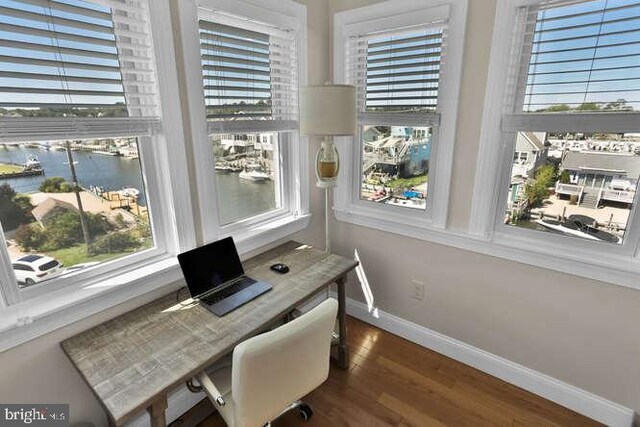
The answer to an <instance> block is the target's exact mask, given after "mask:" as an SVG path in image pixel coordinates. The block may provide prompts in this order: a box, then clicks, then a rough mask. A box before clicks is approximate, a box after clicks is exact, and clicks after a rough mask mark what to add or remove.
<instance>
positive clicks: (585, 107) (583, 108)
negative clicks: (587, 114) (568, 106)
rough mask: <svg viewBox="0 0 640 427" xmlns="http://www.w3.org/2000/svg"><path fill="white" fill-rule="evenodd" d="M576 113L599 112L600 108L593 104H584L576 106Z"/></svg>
mask: <svg viewBox="0 0 640 427" xmlns="http://www.w3.org/2000/svg"><path fill="white" fill-rule="evenodd" d="M576 111H600V107H599V106H598V104H596V103H595V102H585V103H582V104H580V105H578V106H577V107H576Z"/></svg>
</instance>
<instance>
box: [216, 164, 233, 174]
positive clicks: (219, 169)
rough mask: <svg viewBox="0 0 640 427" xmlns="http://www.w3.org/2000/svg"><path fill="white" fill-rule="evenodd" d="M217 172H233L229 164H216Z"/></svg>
mask: <svg viewBox="0 0 640 427" xmlns="http://www.w3.org/2000/svg"><path fill="white" fill-rule="evenodd" d="M215 171H216V172H217V173H229V172H232V168H231V165H230V164H229V163H227V162H216V165H215Z"/></svg>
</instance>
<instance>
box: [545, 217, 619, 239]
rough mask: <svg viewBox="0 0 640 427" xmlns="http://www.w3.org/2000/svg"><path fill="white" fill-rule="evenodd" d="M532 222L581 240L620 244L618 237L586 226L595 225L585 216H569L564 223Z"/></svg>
mask: <svg viewBox="0 0 640 427" xmlns="http://www.w3.org/2000/svg"><path fill="white" fill-rule="evenodd" d="M534 222H535V223H536V224H539V225H541V226H543V227H544V228H547V229H549V230H554V231H559V232H561V233H563V234H566V235H568V236H575V237H581V238H583V239H587V240H596V241H600V242H608V243H621V239H620V237H618V236H616V235H614V234H611V233H608V232H606V231H603V230H598V229H597V228H594V227H592V226H590V225H587V224H593V223H595V220H594V219H593V218H591V217H588V216H586V215H569V217H568V218H567V219H566V220H564V221H556V220H552V219H537V220H535V221H534Z"/></svg>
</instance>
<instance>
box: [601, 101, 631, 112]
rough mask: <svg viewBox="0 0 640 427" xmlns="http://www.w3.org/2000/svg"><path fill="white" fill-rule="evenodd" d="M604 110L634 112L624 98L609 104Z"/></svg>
mask: <svg viewBox="0 0 640 427" xmlns="http://www.w3.org/2000/svg"><path fill="white" fill-rule="evenodd" d="M602 109H603V110H605V111H633V107H632V106H631V105H629V104H628V103H627V100H626V99H622V98H620V99H616V100H615V101H612V102H607V103H606V104H605V105H604V107H602Z"/></svg>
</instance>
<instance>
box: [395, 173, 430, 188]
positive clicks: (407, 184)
mask: <svg viewBox="0 0 640 427" xmlns="http://www.w3.org/2000/svg"><path fill="white" fill-rule="evenodd" d="M427 179H428V175H420V176H414V177H412V178H398V179H394V180H391V181H387V182H386V183H385V185H386V186H387V187H391V188H411V187H416V186H418V185H420V184H424V183H425V182H427Z"/></svg>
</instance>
